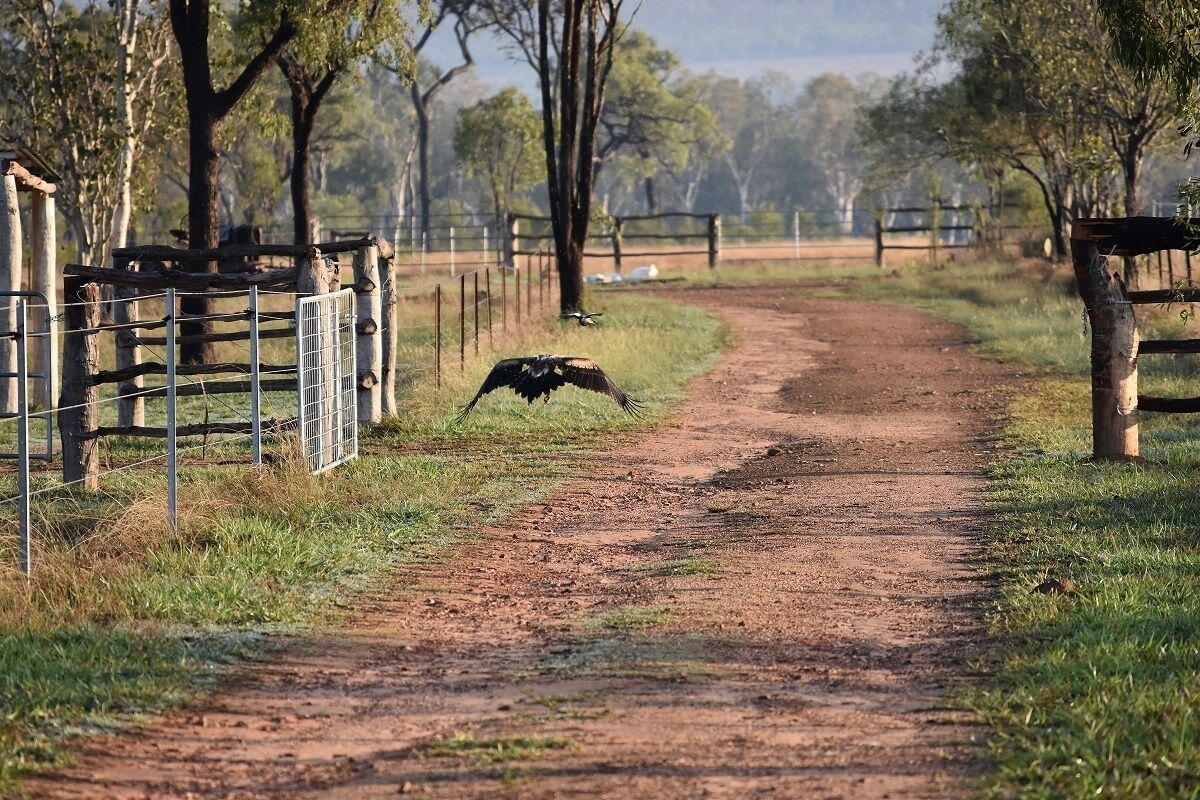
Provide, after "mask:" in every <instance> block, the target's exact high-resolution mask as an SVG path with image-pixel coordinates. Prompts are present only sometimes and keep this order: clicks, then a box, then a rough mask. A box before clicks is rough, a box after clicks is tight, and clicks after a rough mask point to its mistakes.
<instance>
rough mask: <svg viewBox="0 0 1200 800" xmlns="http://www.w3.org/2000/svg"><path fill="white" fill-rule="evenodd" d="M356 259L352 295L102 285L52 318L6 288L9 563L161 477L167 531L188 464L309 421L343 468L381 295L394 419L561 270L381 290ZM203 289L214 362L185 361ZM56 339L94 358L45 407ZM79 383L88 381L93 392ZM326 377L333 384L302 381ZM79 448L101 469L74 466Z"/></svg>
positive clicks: (317, 466) (4, 475) (380, 276)
mask: <svg viewBox="0 0 1200 800" xmlns="http://www.w3.org/2000/svg"><path fill="white" fill-rule="evenodd" d="M360 255H361V254H359V255H356V280H355V283H354V289H353V290H351V289H347V290H344V291H342V292H339V293H335V294H321V295H318V296H316V297H312V298H311V299H310V298H309V296H308V295H306V294H298V293H297V292H296V290H295V289H294V288H279V289H265V288H259V287H258V286H250V287H248V288H245V289H240V290H229V291H196V292H192V291H181V290H176V289H167V290H166V291H145V290H135V291H126V292H117V293H115V296H114V297H113V298H112V299H110V300H104V301H102V300H101V299H100V293H99V291H98V287H96V286H94V285H92V287H91V290H90V291H91V293H90V294H88V295H86V296H83V297H79V296H77V295H78V290H77V289H69V291H68V292H67V293H66V301H65V302H63V303H60V304H58V308H59V310H60V311H61V313H58V314H56V315H55V316H54V317H49V318H48V316H47V310H48V308H49V304H47V303H46V302H44V298H42V297H40V296H35V295H29V296H22V297H8V298H5V297H0V306H11V307H12V311H13V318H15V319H16V320H17V322H16V324H15V325H14V329H13V330H11V331H0V334H3V337H2V338H6V340H8V341H12V342H13V343H15V355H16V356H17V366H16V369H14V370H13V371H12V372H11V374H9V373H3V374H0V377H2V378H3V380H2V381H0V383H6V384H8V385H10V386H11V387H12V388H13V389H14V391H15V397H14V401H15V402H14V406H15V410H14V411H13V412H11V413H5V414H2V415H0V451H7V452H8V453H9V455H11V456H12V458H10V459H9V460H7V461H4V462H2V463H0V525H4V526H6V527H9V529H10V530H12V531H13V532H14V533H15V535H14V536H12V537H0V559H2V560H3V561H4V562H7V563H13V562H15V563H16V564H18V565H19V566H20V568H21V569H22V570H23V571H25V572H26V573H27V574H28V572H29V571H30V570H31V569H32V566H33V563H34V559H35V557H36V550H37V547H38V546H39V542H40V543H41V544H42V545H47V544H48V543H50V542H51V541H52V540H53V539H54V537H55V536H57V535H58V534H56V533H55V530H56V527H55V525H56V520H57V521H58V522H59V523H61V521H62V519H63V518H64V517H70V516H71V515H72V514H74V513H76V512H77V510H78V508H79V507H80V506H81V504H85V505H88V506H89V507H95V506H96V504H97V503H99V502H102V501H103V500H104V499H107V500H109V501H111V502H112V503H113V504H114V505H118V506H119V505H120V504H121V502H122V498H124V499H125V501H126V502H127V501H128V499H129V497H130V496H131V494H132V493H138V492H141V493H144V492H145V491H147V490H149V489H150V488H152V487H153V486H154V485H155V484H156V483H157V482H158V481H161V483H158V485H159V486H160V487H162V490H163V495H162V496H163V498H164V499H163V501H162V502H163V503H164V525H165V526H166V528H167V529H169V530H173V529H174V528H175V527H176V525H177V522H178V487H179V485H180V473H181V471H187V470H201V469H211V468H213V467H217V466H222V465H241V464H253V465H261V464H263V463H264V449H266V447H267V446H268V445H270V446H274V447H287V446H289V445H288V444H287V442H288V441H289V440H292V439H296V438H297V431H298V430H300V429H301V428H303V430H301V431H300V432H301V433H302V434H303V435H302V436H301V437H300V439H301V442H302V447H301V449H302V452H303V453H305V455H306V457H308V458H309V459H310V464H309V465H310V467H311V468H312V471H314V472H319V471H323V470H325V469H329V468H331V467H333V466H335V465H336V464H338V463H342V462H344V461H345V460H346V459H347V458H349V457H350V456H351V455H352V454H353V453H354V452H355V446H356V443H357V422H358V416H357V415H355V414H354V412H355V409H356V403H355V395H356V393H360V392H362V391H363V387H364V384H366V383H368V382H367V381H365V380H364V376H363V373H362V371H361V367H356V355H357V353H356V339H357V338H359V337H363V336H370V335H374V334H373V333H372V332H371V331H372V329H373V327H374V325H375V322H376V321H374V320H372V321H370V324H368V325H366V326H363V325H360V324H359V323H357V322H356V312H361V311H362V310H363V309H364V308H365V307H367V306H365V305H364V303H367V302H368V300H367V295H369V294H370V293H371V292H372V291H374V292H377V293H378V295H381V296H382V302H380V299H379V298H378V297H376V299H375V300H374V302H375V303H376V305H375V306H374V308H376V309H379V308H380V307H381V306H382V308H383V312H384V313H383V315H382V319H381V320H379V321H380V322H382V327H383V330H382V331H381V332H379V338H380V339H382V340H384V341H386V343H387V344H386V346H385V347H384V352H385V355H386V357H388V358H389V359H390V369H384V370H383V377H384V378H385V379H388V380H391V381H392V382H393V385H392V386H391V387H384V391H383V394H384V396H386V397H390V407H388V408H387V409H386V411H388V412H390V413H393V414H394V413H397V411H398V409H397V407H396V400H395V396H396V392H397V391H399V392H403V391H404V389H405V388H406V387H408V386H415V385H417V384H418V383H422V382H426V381H428V382H431V383H434V384H435V385H439V386H440V385H441V383H442V379H443V376H444V374H445V372H446V371H447V370H450V369H455V368H456V367H457V369H458V370H459V371H460V372H461V371H463V370H465V368H466V363H467V359H468V355H469V354H479V353H480V352H481V350H484V349H486V348H491V347H493V346H494V345H496V344H497V343H498V342H499V341H500V340H502V338H503V336H504V335H505V334H506V333H508V332H515V331H516V330H517V329H518V328H519V327H520V326H521V325H522V324H524V323H525V321H528V320H533V319H541V318H543V317H544V313H543V312H544V311H545V310H546V309H547V308H555V309H556V308H557V298H556V297H554V296H553V295H554V288H555V285H556V277H557V276H556V272H555V270H554V269H553V268H552V259H551V258H550V257H548V256H545V255H541V256H539V257H538V258H535V259H530V260H529V263H528V264H527V265H525V266H520V267H517V268H507V267H503V266H499V265H494V266H493V265H489V266H486V267H484V268H482V269H475V270H471V271H468V272H463V273H459V274H458V275H456V276H455V278H453V279H441V280H439V281H437V282H435V283H433V284H431V285H426V286H417V287H411V286H409V287H405V286H403V285H402V284H401V283H400V282H399V281H397V280H396V278H395V275H394V270H393V268H392V265H390V264H386V263H385V264H384V265H383V266H384V269H381V270H380V271H379V272H378V273H376V279H377V282H378V283H379V284H380V285H379V286H377V287H375V286H372V285H370V283H369V281H364V280H362V278H361V276H357V273H358V271H359V270H358V259H359V257H360ZM70 286H71V284H69V287H70ZM73 292H74V293H73ZM26 294H28V293H26ZM200 297H203V298H205V299H206V300H207V301H208V302H209V303H210V304H211V307H210V309H209V312H208V313H207V314H205V315H204V322H205V324H206V325H207V328H206V333H204V334H203V336H204V337H205V338H206V339H207V340H208V341H210V342H211V343H212V346H213V352H212V359H211V360H210V361H207V362H205V363H186V362H185V361H184V360H183V359H182V357H181V353H182V347H183V345H184V344H185V343H186V342H187V341H188V338H189V334H187V333H186V328H185V326H186V325H187V324H188V323H192V324H195V323H196V321H197V320H198V319H199V318H198V317H197V316H195V315H189V314H186V313H181V312H180V308H181V307H183V304H184V301H185V300H187V299H195V298H200ZM321 303H324V304H325V305H326V306H328V305H329V304H335V305H336V308H334V309H333V310H332V311H330V310H329V309H328V308H326V311H327V312H328V313H326V314H324V315H322V314H317V318H318V319H324V320H325V322H323V323H319V324H318V325H317V327H316V328H315V329H314V328H311V327H309V328H306V327H305V322H304V321H305V320H306V319H308V317H307V316H306V313H307V309H308V308H309V307H310V306H316V305H318V304H321ZM374 313H375V314H376V315H377V316H378V311H375V312H374ZM121 320H127V321H124V322H122V321H121ZM128 320H132V321H128ZM298 326H299V330H300V336H297V328H298ZM51 337H57V338H58V339H59V340H60V341H62V342H63V343H64V345H63V346H64V348H65V349H66V350H67V351H69V352H83V353H85V355H86V359H85V360H86V362H87V363H86V376H84V375H82V374H73V373H72V372H71V369H70V367H69V364H67V363H66V361H65V360H64V369H63V371H62V372H63V384H64V389H63V394H62V397H63V398H64V400H63V401H62V402H59V403H58V407H57V408H49V409H48V408H43V407H40V406H39V400H38V398H39V397H41V396H42V394H43V393H42V392H41V391H40V386H39V381H42V380H44V377H43V374H42V373H40V372H36V371H34V370H32V369H31V368H30V364H31V362H32V361H33V359H32V355H33V354H34V352H35V351H39V348H41V347H42V343H44V342H46V341H49V340H50V338H51ZM306 339H307V340H308V341H306ZM310 345H311V346H310ZM89 348H90V349H89ZM131 352H136V358H133V359H131V358H130V353H131ZM306 353H308V354H312V355H313V356H317V357H319V356H326V358H315V359H314V358H308V357H307V356H306ZM455 362H457V364H456V363H455ZM50 369H51V372H53V371H54V369H55V366H54V364H53V362H52V363H51V367H50ZM378 377H379V376H378V375H376V376H374V377H373V378H372V380H375V379H377V378H378ZM79 379H84V380H85V381H86V384H87V385H86V386H85V387H82V389H81V387H80V386H78V385H76V383H77V382H78V380H79ZM318 385H323V386H325V387H329V386H332V387H334V388H333V390H332V391H328V390H327V391H316V392H309V391H306V387H313V386H318ZM70 397H78V398H79V399H78V400H67V398H70ZM306 412H307V413H306ZM306 418H308V419H309V420H310V422H309V424H308V425H307V427H305V426H304V425H303V422H302V421H303V420H305V419H306ZM38 420H44V421H45V428H44V438H41V437H42V430H40V429H39V430H31V423H36V422H37V421H38ZM298 420H300V421H301V425H300V426H298ZM55 423H57V424H55ZM60 430H61V431H63V432H64V434H65V435H64V436H62V437H58V436H56V433H57V432H58V431H60ZM71 432H74V433H71ZM305 441H307V444H306V445H305V444H303V443H304V442H305ZM38 453H42V454H43V456H44V460H43V461H42V462H38V461H37V460H36V458H35V456H36V455H37V454H38ZM80 453H82V454H85V455H86V456H87V458H88V460H89V461H90V462H91V463H93V464H94V465H95V469H94V470H93V471H91V472H83V473H81V474H80V473H78V472H76V473H73V472H72V471H71V469H72V468H71V465H72V464H75V463H76V458H77V456H78V455H79V454H80ZM6 551H7V552H6Z"/></svg>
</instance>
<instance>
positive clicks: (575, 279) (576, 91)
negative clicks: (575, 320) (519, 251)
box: [473, 0, 636, 312]
mask: <svg viewBox="0 0 1200 800" xmlns="http://www.w3.org/2000/svg"><path fill="white" fill-rule="evenodd" d="M629 10H630V9H629V7H628V6H627V5H626V0H475V2H474V3H473V12H474V14H475V15H476V17H477V18H479V19H481V20H483V21H484V22H485V23H486V24H487V25H488V26H489V27H491V28H492V29H493V30H495V31H497V32H498V33H499V34H501V35H502V36H504V37H505V38H506V40H507V43H508V47H509V49H510V50H511V51H512V52H513V53H514V55H515V56H516V57H517V58H522V59H524V60H525V61H526V62H527V63H528V64H529V65H530V66H531V67H532V68H533V69H534V71H535V72H536V73H537V77H538V88H539V91H540V95H541V98H540V99H541V106H542V109H541V110H542V149H543V151H544V155H545V160H546V187H547V194H548V196H549V206H550V221H551V225H552V227H553V229H554V249H555V256H556V260H557V263H558V271H559V277H560V281H559V285H560V297H559V304H560V306H561V309H562V310H563V311H564V312H565V311H577V310H579V308H580V306H581V304H582V301H583V252H584V245H585V243H586V242H587V238H588V230H589V228H590V226H591V217H592V200H593V197H592V195H593V190H594V188H595V178H596V156H597V149H598V147H599V129H600V118H601V115H602V114H603V111H604V104H605V99H606V93H607V90H608V81H609V75H610V74H611V73H612V70H613V63H614V60H615V58H616V53H617V46H618V44H619V42H620V41H621V39H622V37H623V36H624V34H625V32H626V30H627V28H628V26H629V22H630V19H631V17H632V14H630V13H628V12H629ZM634 13H636V9H634Z"/></svg>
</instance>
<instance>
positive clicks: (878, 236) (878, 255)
mask: <svg viewBox="0 0 1200 800" xmlns="http://www.w3.org/2000/svg"><path fill="white" fill-rule="evenodd" d="M875 266H877V267H882V266H883V215H882V212H881V213H879V214H876V215H875Z"/></svg>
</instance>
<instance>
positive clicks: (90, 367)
mask: <svg viewBox="0 0 1200 800" xmlns="http://www.w3.org/2000/svg"><path fill="white" fill-rule="evenodd" d="M64 303H65V309H66V333H65V334H64V341H63V381H62V397H61V398H59V403H58V405H59V409H60V410H59V412H58V432H59V437H60V438H61V439H62V458H63V481H64V482H66V483H73V482H81V483H82V484H83V487H84V488H85V489H88V490H91V491H95V490H97V489H99V488H100V460H99V458H98V454H97V451H96V439H95V438H94V437H93V436H92V435H91V433H92V431H94V430H95V429H96V428H97V426H98V424H99V419H100V413H99V409H98V408H97V401H98V400H99V392H98V391H97V389H96V386H95V383H94V382H93V376H94V375H95V374H96V371H97V370H98V369H99V365H100V346H99V343H98V342H97V339H96V333H95V330H94V329H95V328H96V326H97V325H99V324H100V287H99V286H97V285H96V284H94V283H91V282H87V281H85V279H83V278H75V277H71V278H67V279H66V281H65V282H64ZM82 331H91V332H90V333H85V332H82Z"/></svg>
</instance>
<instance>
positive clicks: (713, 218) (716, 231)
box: [708, 214, 721, 269]
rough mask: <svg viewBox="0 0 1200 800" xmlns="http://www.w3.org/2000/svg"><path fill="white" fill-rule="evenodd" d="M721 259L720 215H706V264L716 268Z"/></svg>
mask: <svg viewBox="0 0 1200 800" xmlns="http://www.w3.org/2000/svg"><path fill="white" fill-rule="evenodd" d="M720 260H721V215H720V214H709V215H708V266H709V268H710V269H716V266H717V264H718V263H719V262H720Z"/></svg>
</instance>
